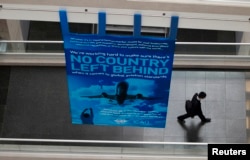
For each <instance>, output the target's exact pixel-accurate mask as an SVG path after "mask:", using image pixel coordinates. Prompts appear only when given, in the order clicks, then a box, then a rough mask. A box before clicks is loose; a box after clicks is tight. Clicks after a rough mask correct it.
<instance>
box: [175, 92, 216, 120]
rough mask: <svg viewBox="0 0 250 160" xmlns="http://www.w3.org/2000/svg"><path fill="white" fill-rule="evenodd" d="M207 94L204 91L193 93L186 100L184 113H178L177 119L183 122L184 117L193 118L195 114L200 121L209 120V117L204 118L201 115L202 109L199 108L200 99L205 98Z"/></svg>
mask: <svg viewBox="0 0 250 160" xmlns="http://www.w3.org/2000/svg"><path fill="white" fill-rule="evenodd" d="M206 96H207V94H206V93H205V92H200V93H199V94H198V93H195V94H194V96H193V98H192V100H191V101H190V100H187V101H186V105H185V108H186V113H185V114H183V115H180V116H178V117H177V120H178V121H179V122H181V123H185V119H186V118H190V117H191V118H193V117H195V116H198V117H199V118H200V119H201V121H202V122H211V119H210V118H206V117H205V116H204V115H203V112H202V109H201V102H200V101H201V100H202V99H205V98H206Z"/></svg>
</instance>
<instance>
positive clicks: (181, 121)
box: [177, 118, 185, 123]
mask: <svg viewBox="0 0 250 160" xmlns="http://www.w3.org/2000/svg"><path fill="white" fill-rule="evenodd" d="M177 121H178V122H179V123H185V120H183V119H179V118H177Z"/></svg>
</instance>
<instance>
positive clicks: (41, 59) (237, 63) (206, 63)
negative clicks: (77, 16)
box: [0, 40, 250, 70]
mask: <svg viewBox="0 0 250 160" xmlns="http://www.w3.org/2000/svg"><path fill="white" fill-rule="evenodd" d="M0 44H1V46H2V48H1V49H0V56H1V58H0V65H17V66H18V65H20V66H22V65H25V66H27V65H30V66H37V65H39V66H65V59H64V51H63V41H6V40H5V41H4V40H2V41H0ZM249 53H250V43H210V42H176V51H175V59H174V68H193V69H200V68H202V69H204V68H210V69H243V70H246V69H247V70H248V69H250V63H249V62H250V56H249Z"/></svg>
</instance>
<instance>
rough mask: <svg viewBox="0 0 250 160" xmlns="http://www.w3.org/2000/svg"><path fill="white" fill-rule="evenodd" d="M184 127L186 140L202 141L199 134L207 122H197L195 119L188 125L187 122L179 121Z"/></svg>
mask: <svg viewBox="0 0 250 160" xmlns="http://www.w3.org/2000/svg"><path fill="white" fill-rule="evenodd" d="M179 124H180V126H181V127H182V129H184V130H185V131H186V141H187V142H202V138H201V137H200V136H199V134H200V129H201V127H202V126H203V125H204V124H205V123H204V122H199V123H198V124H195V123H194V122H193V121H192V122H191V124H189V125H188V126H187V125H186V124H185V123H181V122H179Z"/></svg>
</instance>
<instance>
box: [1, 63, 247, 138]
mask: <svg viewBox="0 0 250 160" xmlns="http://www.w3.org/2000/svg"><path fill="white" fill-rule="evenodd" d="M199 91H206V92H207V98H206V99H205V100H204V101H202V108H203V112H204V114H205V116H207V117H209V118H212V122H211V123H207V124H202V123H200V119H199V118H198V117H195V118H194V119H187V120H186V123H185V124H179V123H178V122H177V120H176V117H177V116H178V115H180V114H183V113H184V112H185V109H184V102H185V100H186V99H190V98H192V96H193V94H194V93H196V92H199ZM245 92H246V82H245V72H222V71H217V72H214V71H174V72H173V75H172V82H171V91H170V97H169V106H168V113H167V119H166V121H167V123H166V127H165V128H163V129H156V128H137V127H112V126H89V125H72V124H71V117H70V111H69V102H68V98H67V96H68V94H67V83H66V73H65V70H64V68H63V67H58V68H56V67H13V68H12V69H11V72H10V79H9V88H8V97H7V100H6V105H5V115H4V119H3V126H2V132H1V137H4V138H42V139H44V138H45V139H83V140H122V141H157V142H208V143H214V142H220V143H246V142H247V137H246V136H247V135H246V96H245V94H246V93H245Z"/></svg>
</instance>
